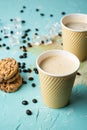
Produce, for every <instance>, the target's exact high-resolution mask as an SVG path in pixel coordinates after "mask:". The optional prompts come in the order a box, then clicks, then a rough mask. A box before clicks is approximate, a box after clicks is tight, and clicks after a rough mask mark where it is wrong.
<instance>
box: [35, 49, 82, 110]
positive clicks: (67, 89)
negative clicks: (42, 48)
mask: <svg viewBox="0 0 87 130" xmlns="http://www.w3.org/2000/svg"><path fill="white" fill-rule="evenodd" d="M55 54H57V55H59V54H62V55H64V56H66V57H68V58H70V60H71V59H72V60H73V61H74V64H75V65H76V68H75V70H74V72H72V73H68V74H66V75H63V74H61V75H58V74H57V75H55V74H51V73H47V72H45V71H44V70H43V69H42V68H41V67H40V63H41V62H42V61H43V60H44V59H45V58H47V57H49V56H53V55H55ZM66 62H67V61H66ZM36 65H37V68H38V70H39V78H40V87H41V93H42V98H43V101H44V103H45V104H46V105H47V106H48V107H50V108H61V107H64V106H66V105H67V104H68V102H69V101H70V96H71V92H72V87H73V84H74V80H75V77H76V73H77V70H78V69H79V66H80V62H79V59H78V58H77V57H76V56H75V55H74V54H72V53H70V52H67V51H64V50H48V51H46V52H44V53H42V54H40V55H39V57H38V58H37V61H36ZM60 67H61V66H60ZM65 69H66V68H65Z"/></svg>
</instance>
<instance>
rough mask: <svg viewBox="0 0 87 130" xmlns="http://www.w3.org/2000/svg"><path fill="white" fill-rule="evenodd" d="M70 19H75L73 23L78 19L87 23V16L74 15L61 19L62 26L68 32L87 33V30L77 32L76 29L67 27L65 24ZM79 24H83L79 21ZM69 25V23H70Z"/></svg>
mask: <svg viewBox="0 0 87 130" xmlns="http://www.w3.org/2000/svg"><path fill="white" fill-rule="evenodd" d="M70 17H72V18H73V21H72V22H74V21H75V20H76V19H82V18H83V19H82V21H83V23H87V14H82V13H74V14H68V15H65V16H64V17H62V18H61V26H62V27H64V28H66V29H67V30H70V31H74V32H87V30H76V29H71V28H69V27H67V26H66V25H65V23H64V20H66V19H69V18H70ZM79 22H81V21H80V20H79ZM67 23H69V21H68V22H67Z"/></svg>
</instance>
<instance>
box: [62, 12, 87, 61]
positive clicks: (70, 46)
mask: <svg viewBox="0 0 87 130" xmlns="http://www.w3.org/2000/svg"><path fill="white" fill-rule="evenodd" d="M69 23H86V24H87V15H86V14H69V15H66V16H64V17H63V18H62V19H61V25H62V39H63V49H64V50H67V51H70V52H72V53H73V54H75V55H76V56H77V57H78V58H79V60H80V61H84V60H85V59H86V57H87V27H86V28H83V29H81V30H80V29H78V30H77V29H71V28H69V27H67V26H66V25H67V24H69Z"/></svg>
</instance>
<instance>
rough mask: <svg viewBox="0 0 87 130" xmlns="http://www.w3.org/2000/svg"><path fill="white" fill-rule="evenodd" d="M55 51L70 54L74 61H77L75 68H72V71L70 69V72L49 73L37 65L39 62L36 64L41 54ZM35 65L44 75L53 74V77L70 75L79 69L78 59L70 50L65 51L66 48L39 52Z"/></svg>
mask: <svg viewBox="0 0 87 130" xmlns="http://www.w3.org/2000/svg"><path fill="white" fill-rule="evenodd" d="M51 52H52V53H55V52H57V53H58V52H59V53H66V54H67V55H69V56H72V57H73V58H74V59H75V61H76V62H77V64H78V65H77V67H76V69H75V70H74V71H72V72H71V73H68V74H61V75H58V74H51V73H48V72H46V71H44V70H43V69H42V68H41V67H40V66H39V64H38V61H39V59H40V58H41V57H42V56H43V55H45V54H47V53H51ZM36 66H37V68H38V69H39V70H40V71H41V72H43V73H44V74H46V75H48V76H53V77H66V76H70V75H72V74H74V73H75V72H77V71H78V69H79V67H80V61H79V59H78V57H77V56H75V55H74V54H73V53H71V52H68V51H66V50H56V49H54V50H47V51H45V52H43V53H41V54H40V55H39V56H38V57H37V59H36Z"/></svg>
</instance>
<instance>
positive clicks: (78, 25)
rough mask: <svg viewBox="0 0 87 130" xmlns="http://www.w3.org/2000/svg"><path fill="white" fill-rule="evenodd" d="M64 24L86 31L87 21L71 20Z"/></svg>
mask: <svg viewBox="0 0 87 130" xmlns="http://www.w3.org/2000/svg"><path fill="white" fill-rule="evenodd" d="M65 26H66V27H68V28H70V29H73V30H80V31H83V30H84V31H85V30H86V31H87V23H82V22H71V23H67V24H66V25H65Z"/></svg>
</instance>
